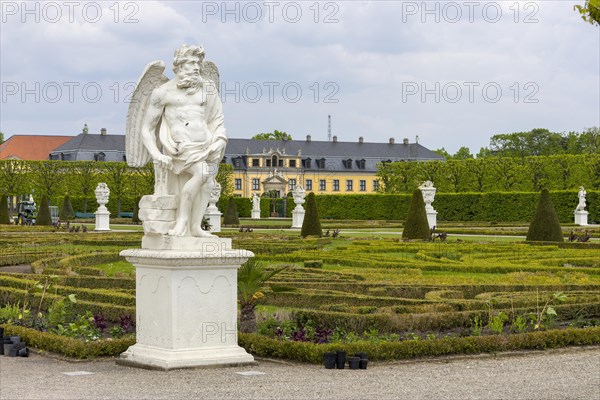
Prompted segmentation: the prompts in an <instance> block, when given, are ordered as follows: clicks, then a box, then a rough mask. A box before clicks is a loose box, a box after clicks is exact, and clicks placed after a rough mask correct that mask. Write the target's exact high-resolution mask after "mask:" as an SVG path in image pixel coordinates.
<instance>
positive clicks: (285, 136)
mask: <svg viewBox="0 0 600 400" xmlns="http://www.w3.org/2000/svg"><path fill="white" fill-rule="evenodd" d="M252 139H255V140H292V135H290V134H289V133H287V132H282V131H278V130H277V129H275V130H274V131H273V132H266V133H257V134H256V135H254V136H252Z"/></svg>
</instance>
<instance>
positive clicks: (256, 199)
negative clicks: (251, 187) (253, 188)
mask: <svg viewBox="0 0 600 400" xmlns="http://www.w3.org/2000/svg"><path fill="white" fill-rule="evenodd" d="M252 210H259V211H260V196H259V195H258V193H254V194H253V195H252Z"/></svg>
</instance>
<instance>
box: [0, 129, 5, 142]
mask: <svg viewBox="0 0 600 400" xmlns="http://www.w3.org/2000/svg"><path fill="white" fill-rule="evenodd" d="M2 143H4V133H3V132H0V144H2Z"/></svg>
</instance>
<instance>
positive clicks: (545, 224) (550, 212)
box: [527, 189, 564, 242]
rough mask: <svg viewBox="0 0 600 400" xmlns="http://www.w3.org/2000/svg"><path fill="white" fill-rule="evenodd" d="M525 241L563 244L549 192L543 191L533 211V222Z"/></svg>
mask: <svg viewBox="0 0 600 400" xmlns="http://www.w3.org/2000/svg"><path fill="white" fill-rule="evenodd" d="M527 241H532V242H563V241H564V238H563V234H562V229H561V228H560V222H558V216H557V215H556V211H555V210H554V206H553V205H552V199H551V198H550V192H548V189H543V190H542V194H541V196H540V200H539V202H538V205H537V209H536V210H535V215H534V216H533V220H532V221H531V224H530V225H529V230H528V231H527Z"/></svg>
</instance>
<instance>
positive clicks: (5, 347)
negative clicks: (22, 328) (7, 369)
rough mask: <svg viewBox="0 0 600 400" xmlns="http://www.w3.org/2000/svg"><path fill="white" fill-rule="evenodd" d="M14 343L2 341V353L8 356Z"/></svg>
mask: <svg viewBox="0 0 600 400" xmlns="http://www.w3.org/2000/svg"><path fill="white" fill-rule="evenodd" d="M13 346H14V344H12V343H4V344H3V345H2V348H3V351H2V354H4V355H5V356H10V351H11V350H12V348H13Z"/></svg>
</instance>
